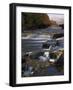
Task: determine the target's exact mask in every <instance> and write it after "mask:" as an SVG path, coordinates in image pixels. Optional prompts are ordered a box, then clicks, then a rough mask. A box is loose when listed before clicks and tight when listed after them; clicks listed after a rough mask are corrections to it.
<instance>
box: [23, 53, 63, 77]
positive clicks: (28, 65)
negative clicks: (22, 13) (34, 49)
mask: <svg viewBox="0 0 73 90" xmlns="http://www.w3.org/2000/svg"><path fill="white" fill-rule="evenodd" d="M58 53H61V52H58ZM45 54H47V55H45ZM48 54H49V53H47V52H39V53H36V54H35V53H30V55H28V54H26V55H25V56H24V58H23V60H22V77H29V76H30V77H32V76H54V75H64V55H63V54H62V55H61V56H60V57H59V58H58V59H57V60H55V59H54V61H53V62H50V55H51V58H56V54H57V53H55V54H49V55H48ZM40 56H41V57H42V58H39V57H40Z"/></svg>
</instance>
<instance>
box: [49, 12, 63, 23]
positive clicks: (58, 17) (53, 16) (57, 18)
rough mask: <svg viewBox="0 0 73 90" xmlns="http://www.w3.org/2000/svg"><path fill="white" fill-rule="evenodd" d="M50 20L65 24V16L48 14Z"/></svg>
mask: <svg viewBox="0 0 73 90" xmlns="http://www.w3.org/2000/svg"><path fill="white" fill-rule="evenodd" d="M48 16H49V18H50V20H54V21H56V22H57V23H58V24H64V15H63V14H53V13H49V14H48Z"/></svg>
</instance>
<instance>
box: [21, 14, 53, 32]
mask: <svg viewBox="0 0 73 90" xmlns="http://www.w3.org/2000/svg"><path fill="white" fill-rule="evenodd" d="M50 25H51V21H50V18H49V16H48V15H47V14H41V13H38V14H36V13H22V30H23V31H24V30H30V29H32V30H34V29H38V28H47V27H48V26H50Z"/></svg>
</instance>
